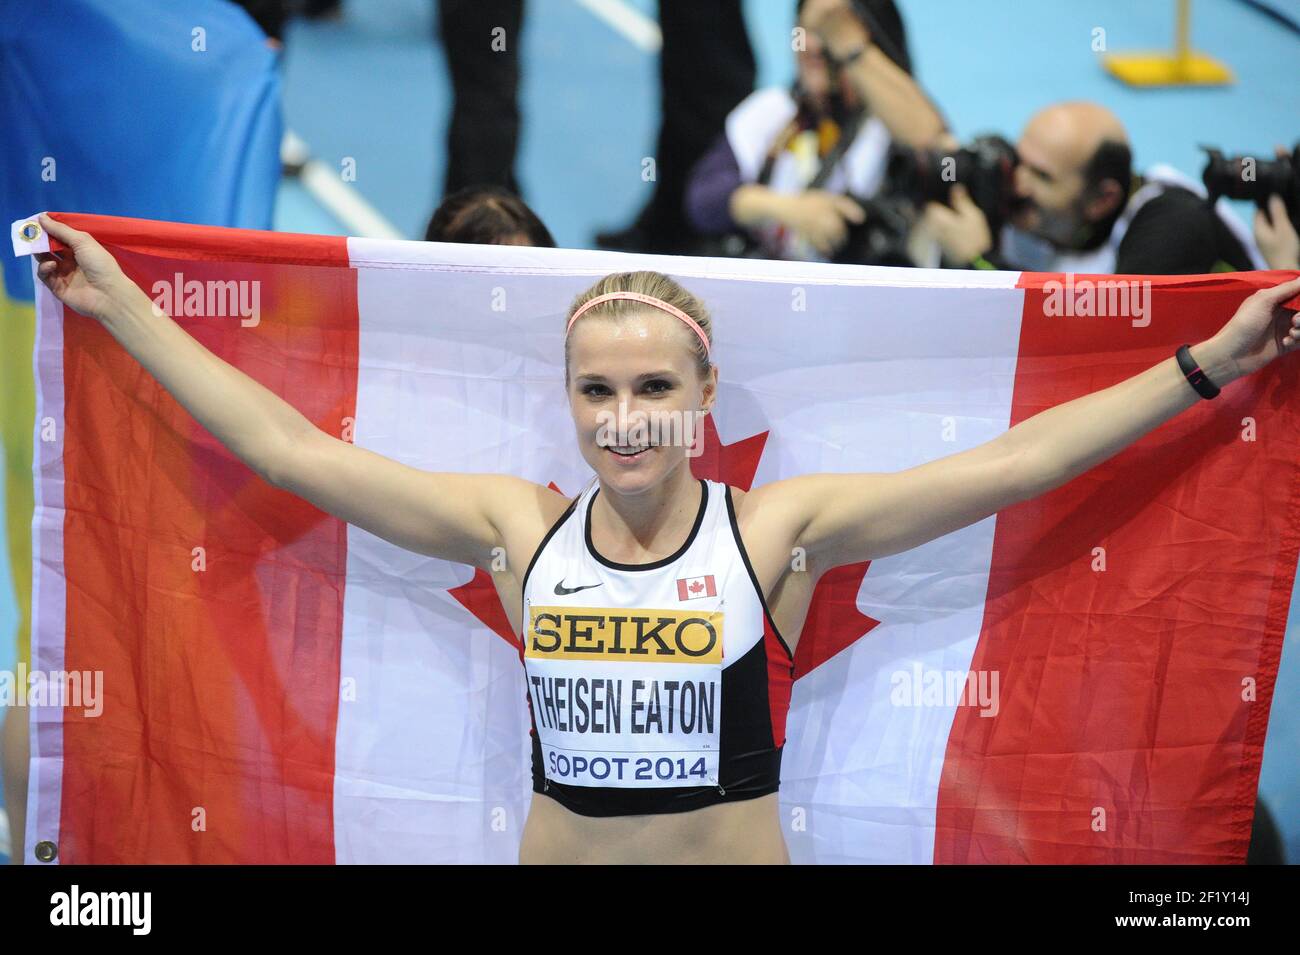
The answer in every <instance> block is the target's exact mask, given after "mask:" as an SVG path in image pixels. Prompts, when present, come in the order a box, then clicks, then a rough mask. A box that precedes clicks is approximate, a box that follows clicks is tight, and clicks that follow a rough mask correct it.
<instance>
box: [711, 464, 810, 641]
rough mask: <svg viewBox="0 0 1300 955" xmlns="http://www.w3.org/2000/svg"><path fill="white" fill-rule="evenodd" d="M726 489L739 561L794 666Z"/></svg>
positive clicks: (728, 513)
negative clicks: (743, 566) (751, 560)
mask: <svg viewBox="0 0 1300 955" xmlns="http://www.w3.org/2000/svg"><path fill="white" fill-rule="evenodd" d="M726 488H727V518H728V520H730V521H731V533H732V535H733V536H734V537H735V538H736V548H737V549H738V550H739V551H740V559H741V560H742V561H744V562H745V570H747V571H749V579H750V581H751V582H752V583H753V584H754V591H755V592H756V593H757V594H758V602H759V603H760V604H762V605H763V615H764V616H765V617H767V625H768V626H769V627H771V628H772V632H773V633H774V634H776V638H777V639H778V640H780V641H781V646H782V647H784V648H785V655H786V656H788V657H789V658H790V665H791V666H794V654H793V653H791V652H790V644H788V643H786V642H785V637H783V636H781V631H780V629H778V627H777V625H776V621H775V620H773V619H772V611H771V610H769V609H768V607H767V598H766V597H764V596H763V588H762V587H761V586H759V583H758V574H756V573H754V565H753V564H751V563H750V562H749V553H748V552H747V551H746V550H745V542H744V541H743V540H741V539H740V525H739V524H737V523H736V505H735V504H734V503H732V500H731V485H730V484H728V485H726Z"/></svg>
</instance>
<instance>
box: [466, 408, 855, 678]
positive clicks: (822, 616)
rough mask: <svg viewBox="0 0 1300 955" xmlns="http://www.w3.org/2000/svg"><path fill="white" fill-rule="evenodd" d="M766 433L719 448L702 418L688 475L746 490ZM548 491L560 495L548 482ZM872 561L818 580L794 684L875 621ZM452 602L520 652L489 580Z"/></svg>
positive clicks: (481, 579) (479, 579) (478, 573)
mask: <svg viewBox="0 0 1300 955" xmlns="http://www.w3.org/2000/svg"><path fill="white" fill-rule="evenodd" d="M768 434H769V432H767V431H764V432H762V433H760V434H755V435H751V436H750V437H748V438H742V439H741V440H739V441H737V442H735V443H734V444H723V443H722V440H721V438H720V437H719V435H718V429H717V426H716V425H715V424H714V423H713V418H712V417H708V418H705V419H704V439H703V447H702V449H701V453H700V454H699V455H698V456H696V457H694V458H692V459H691V472H692V473H693V474H694V475H695V476H696V477H697V478H707V479H709V480H712V481H721V482H722V483H724V484H730V485H732V486H733V487H738V488H740V489H741V490H742V491H748V490H749V489H750V486H751V485H752V484H753V483H754V475H755V474H756V473H757V472H758V463H759V460H760V459H761V458H762V456H763V449H764V447H765V446H766V444H767V436H768ZM548 486H549V487H550V488H551V489H552V490H554V491H557V492H559V493H561V494H563V493H564V492H563V491H560V489H559V488H558V487H556V485H555V482H554V481H552V482H550V483H549V485H548ZM870 566H871V561H864V562H862V563H859V564H845V565H844V566H842V567H834V568H832V569H831V570H829V571H827V572H826V573H824V574H822V577H821V579H820V580H819V581H817V586H816V588H815V589H814V590H813V595H812V600H811V602H810V603H809V605H808V616H807V617H806V618H805V619H804V625H803V629H802V630H801V631H800V634H799V642H798V644H797V646H796V648H795V659H794V666H795V679H796V680H797V679H799V678H800V677H802V676H803V675H804V674H807V673H811V672H812V671H813V670H815V669H816V668H817V667H819V666H821V664H823V663H825V662H826V661H827V660H829V659H830V658H831V657H833V656H835V655H836V654H837V653H839V652H840V651H841V650H844V649H845V648H847V647H849V646H851V645H852V644H853V643H854V642H855V641H857V640H858V639H860V638H861V637H863V636H865V635H866V634H867V633H869V632H870V631H871V630H873V629H874V628H875V627H877V626H878V625H879V623H880V621H878V620H875V619H873V618H871V617H868V616H867V615H866V614H864V613H862V612H860V611H859V610H858V604H857V597H858V590H859V589H861V587H862V581H863V579H864V578H865V577H866V575H867V570H868V568H869V567H870ZM688 589H689V590H690V591H691V592H692V593H698V592H699V591H701V590H703V589H704V585H703V584H702V583H701V582H700V581H698V580H697V581H695V583H693V584H690V585H689V587H688ZM449 593H450V594H451V595H452V596H453V597H455V598H456V600H457V601H458V602H459V603H460V604H461V606H463V607H464V608H465V609H466V610H468V611H469V612H470V613H471V614H472V615H473V616H474V617H475V618H477V619H478V621H479V622H480V623H482V624H483V625H484V626H486V627H487V628H488V629H489V630H491V631H492V632H493V633H495V634H497V635H498V636H500V637H501V638H502V639H503V640H505V641H507V642H508V643H509V644H510V645H511V646H512V647H514V648H515V649H516V650H517V649H519V647H520V642H519V635H518V634H516V633H514V632H513V631H512V630H511V627H510V619H509V617H507V616H506V612H505V609H504V608H503V607H502V606H501V600H500V598H499V597H498V595H497V591H496V587H495V586H493V584H492V575H491V574H489V573H487V572H486V571H484V570H479V569H475V571H474V577H473V579H472V580H470V581H469V583H466V584H462V585H461V586H459V587H455V588H453V589H452V590H450V591H449Z"/></svg>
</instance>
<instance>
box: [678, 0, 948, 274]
mask: <svg viewBox="0 0 1300 955" xmlns="http://www.w3.org/2000/svg"><path fill="white" fill-rule="evenodd" d="M798 23H799V27H800V31H797V32H796V44H797V46H798V42H797V41H799V40H802V41H803V43H802V47H801V48H800V49H799V53H798V64H797V65H798V79H797V82H796V84H795V87H794V89H793V90H787V89H783V88H775V87H773V88H768V89H763V90H758V91H756V92H755V93H753V94H751V95H750V96H749V97H748V98H746V99H745V100H744V101H743V102H742V103H741V104H740V105H739V106H737V107H736V109H735V110H733V111H732V113H731V114H730V115H729V116H728V117H727V121H726V128H725V130H724V132H723V133H721V134H720V135H719V136H718V138H717V140H716V141H715V144H714V146H713V147H712V148H711V149H710V151H709V152H708V153H707V154H706V155H705V156H704V157H703V158H702V159H701V160H700V162H699V163H697V164H696V166H695V168H694V169H693V170H692V173H691V177H690V181H689V183H688V185H687V191H686V213H687V216H688V219H689V221H690V222H691V225H692V226H693V227H694V228H695V229H696V230H698V231H699V232H701V233H703V234H705V235H710V236H715V237H718V238H717V240H716V245H717V246H718V248H717V249H716V250H714V249H708V250H706V252H707V253H712V254H731V255H737V254H748V255H759V256H762V257H764V258H778V259H805V260H826V259H829V258H831V257H832V256H834V255H835V254H836V252H837V250H839V249H841V248H842V247H843V246H844V243H845V240H846V238H847V237H848V235H849V232H850V229H851V228H852V227H853V226H854V225H858V224H861V223H862V222H863V220H864V218H865V216H864V212H863V210H862V207H861V206H860V205H859V204H858V203H857V202H855V201H854V200H853V199H852V198H850V197H849V196H848V195H846V193H851V194H852V195H855V196H861V197H864V198H866V197H870V196H872V195H873V194H875V193H876V192H877V191H878V190H879V188H880V185H881V181H882V179H883V177H884V173H885V169H886V160H887V155H888V152H889V146H890V143H891V142H892V141H895V140H897V141H900V142H905V143H909V144H914V145H925V144H929V143H932V142H934V141H935V139H936V138H937V137H938V135H939V134H940V133H941V132H942V130H943V128H944V127H943V121H942V119H941V118H940V116H939V113H938V111H937V110H936V109H935V108H934V106H933V105H932V104H931V103H930V101H929V100H928V99H927V98H926V97H925V94H924V93H922V92H921V90H920V88H919V87H918V86H917V85H916V82H915V81H914V80H913V79H912V77H911V75H910V69H911V62H910V58H909V56H908V54H907V45H906V39H905V36H904V29H903V22H902V19H901V17H900V16H899V14H898V11H897V9H896V8H895V7H894V4H893V0H857V2H853V3H850V2H849V0H807V2H801V3H800V4H799V14H798Z"/></svg>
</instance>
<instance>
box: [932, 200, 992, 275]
mask: <svg viewBox="0 0 1300 955" xmlns="http://www.w3.org/2000/svg"><path fill="white" fill-rule="evenodd" d="M919 227H920V228H921V229H922V230H924V231H925V232H927V233H929V234H930V235H932V236H934V238H935V239H937V240H938V242H939V245H940V246H941V247H942V248H943V252H944V255H945V256H946V257H947V258H948V260H949V261H951V262H954V263H958V264H961V265H963V266H964V265H969V264H970V263H971V262H974V261H975V260H976V259H978V258H980V257H981V256H983V255H987V254H988V253H989V252H991V251H992V250H993V234H992V233H991V232H990V231H989V223H988V219H986V218H985V217H984V213H983V212H981V211H980V208H979V206H977V205H975V202H974V200H972V199H971V197H970V193H969V192H967V191H966V187H965V186H963V185H962V184H961V183H954V185H953V187H952V208H949V207H948V206H945V205H944V204H943V203H941V202H931V203H929V204H928V205H927V206H926V207H925V213H924V214H923V215H922V216H921V221H920V223H919Z"/></svg>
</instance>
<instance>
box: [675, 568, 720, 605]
mask: <svg viewBox="0 0 1300 955" xmlns="http://www.w3.org/2000/svg"><path fill="white" fill-rule="evenodd" d="M717 595H718V588H717V587H715V586H714V584H713V575H712V574H705V575H704V576H703V577H683V578H681V579H680V580H678V581H677V599H678V600H694V599H695V598H696V597H716V596H717Z"/></svg>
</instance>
